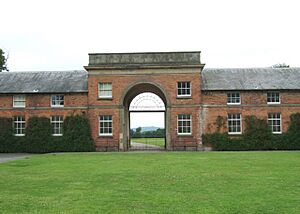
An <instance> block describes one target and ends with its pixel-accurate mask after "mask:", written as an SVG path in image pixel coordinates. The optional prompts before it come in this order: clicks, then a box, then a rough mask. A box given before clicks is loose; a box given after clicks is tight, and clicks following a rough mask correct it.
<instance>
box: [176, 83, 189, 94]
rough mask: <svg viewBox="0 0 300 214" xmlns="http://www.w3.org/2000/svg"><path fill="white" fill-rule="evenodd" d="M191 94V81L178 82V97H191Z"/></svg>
mask: <svg viewBox="0 0 300 214" xmlns="http://www.w3.org/2000/svg"><path fill="white" fill-rule="evenodd" d="M190 96H191V83H190V82H177V97H190Z"/></svg>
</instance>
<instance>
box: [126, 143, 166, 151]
mask: <svg viewBox="0 0 300 214" xmlns="http://www.w3.org/2000/svg"><path fill="white" fill-rule="evenodd" d="M130 149H131V150H163V148H161V147H160V146H156V145H151V144H144V143H135V142H131V148H130Z"/></svg>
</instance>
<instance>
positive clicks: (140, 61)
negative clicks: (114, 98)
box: [86, 51, 204, 69]
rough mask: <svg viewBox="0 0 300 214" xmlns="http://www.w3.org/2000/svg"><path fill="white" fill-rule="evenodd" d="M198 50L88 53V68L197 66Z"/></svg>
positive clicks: (199, 64) (198, 60) (199, 63)
mask: <svg viewBox="0 0 300 214" xmlns="http://www.w3.org/2000/svg"><path fill="white" fill-rule="evenodd" d="M200 53H201V52H200V51H193V52H143V53H90V54H89V65H88V66H86V68H87V69H89V68H95V67H96V68H105V69H107V68H116V67H117V68H121V69H122V68H125V69H126V68H128V67H130V68H131V67H133V68H144V67H163V66H171V67H174V66H175V67H178V66H198V67H203V66H204V65H203V64H201V62H200Z"/></svg>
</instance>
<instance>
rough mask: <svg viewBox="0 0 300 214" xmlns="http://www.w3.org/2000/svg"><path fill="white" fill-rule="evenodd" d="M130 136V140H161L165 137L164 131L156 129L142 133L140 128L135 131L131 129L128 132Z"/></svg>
mask: <svg viewBox="0 0 300 214" xmlns="http://www.w3.org/2000/svg"><path fill="white" fill-rule="evenodd" d="M130 136H131V137H132V138H155V137H157V138H161V137H165V129H160V128H159V129H156V130H155V131H144V132H142V128H141V127H138V128H137V129H136V130H135V131H134V130H133V129H131V130H130Z"/></svg>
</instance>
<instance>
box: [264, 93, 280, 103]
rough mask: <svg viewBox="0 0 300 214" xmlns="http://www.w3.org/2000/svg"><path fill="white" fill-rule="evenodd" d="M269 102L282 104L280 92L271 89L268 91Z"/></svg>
mask: <svg viewBox="0 0 300 214" xmlns="http://www.w3.org/2000/svg"><path fill="white" fill-rule="evenodd" d="M267 102H268V104H280V95H279V92H274V91H270V92H268V93H267Z"/></svg>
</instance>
